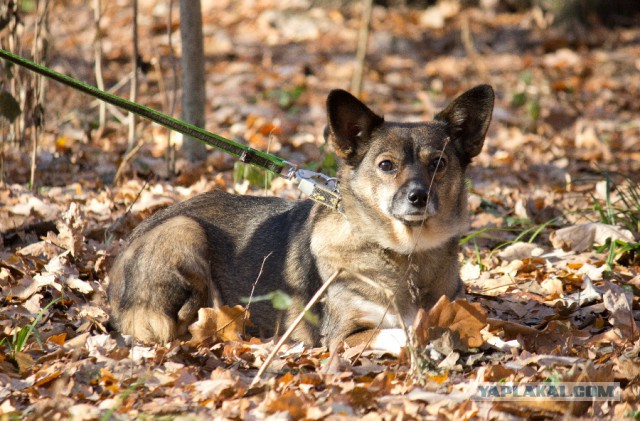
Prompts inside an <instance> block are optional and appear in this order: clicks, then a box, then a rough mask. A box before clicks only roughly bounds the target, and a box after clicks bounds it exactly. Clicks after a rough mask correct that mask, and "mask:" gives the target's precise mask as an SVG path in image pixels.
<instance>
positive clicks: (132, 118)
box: [127, 0, 138, 151]
mask: <svg viewBox="0 0 640 421" xmlns="http://www.w3.org/2000/svg"><path fill="white" fill-rule="evenodd" d="M131 62H132V63H133V66H132V67H133V69H132V70H131V71H132V72H133V73H132V74H131V92H130V94H129V99H130V100H131V101H133V102H136V101H137V100H138V0H133V57H132V59H131ZM136 143H137V140H136V115H135V114H133V113H129V137H128V141H127V150H128V151H131V150H133V148H135V146H136Z"/></svg>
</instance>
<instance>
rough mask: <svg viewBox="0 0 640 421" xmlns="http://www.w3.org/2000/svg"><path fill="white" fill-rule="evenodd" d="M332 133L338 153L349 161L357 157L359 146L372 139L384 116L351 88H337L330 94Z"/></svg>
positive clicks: (330, 128)
mask: <svg viewBox="0 0 640 421" xmlns="http://www.w3.org/2000/svg"><path fill="white" fill-rule="evenodd" d="M327 118H328V120H329V133H330V134H331V135H332V136H331V137H332V138H333V145H334V147H335V149H336V154H337V155H338V156H339V157H341V158H342V159H344V160H345V161H346V162H347V163H349V162H350V161H352V160H353V159H355V158H356V152H357V150H358V146H362V144H363V142H365V143H366V142H368V141H369V139H370V137H371V133H372V132H373V130H374V129H376V128H377V127H378V126H380V125H381V124H382V123H383V122H384V119H383V118H382V117H380V116H379V115H377V114H376V113H374V112H373V111H371V110H370V109H369V108H368V107H367V106H366V105H364V104H363V103H362V102H360V100H359V99H358V98H356V97H354V96H353V95H351V94H350V93H349V92H347V91H343V90H342V89H335V90H333V91H331V92H330V93H329V96H328V97H327Z"/></svg>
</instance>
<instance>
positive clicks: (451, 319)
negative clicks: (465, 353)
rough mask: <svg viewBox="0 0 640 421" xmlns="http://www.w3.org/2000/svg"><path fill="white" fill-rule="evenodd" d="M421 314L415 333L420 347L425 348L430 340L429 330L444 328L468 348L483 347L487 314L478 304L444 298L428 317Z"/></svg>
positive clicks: (417, 320)
mask: <svg viewBox="0 0 640 421" xmlns="http://www.w3.org/2000/svg"><path fill="white" fill-rule="evenodd" d="M420 312H424V310H422V309H420V310H419V312H418V316H417V317H416V321H415V322H414V332H416V338H417V339H418V344H419V345H420V346H425V345H426V341H427V340H429V339H430V336H429V335H430V334H429V328H432V327H443V328H447V329H449V330H451V331H453V332H456V333H458V334H459V335H460V341H461V343H462V344H464V345H465V346H467V347H470V348H477V347H479V346H481V345H482V343H483V340H482V334H481V330H482V329H483V328H484V327H485V326H486V324H487V312H486V310H485V309H483V308H482V306H481V305H480V304H478V303H474V304H471V303H469V302H468V301H466V300H462V299H460V300H456V301H454V302H451V301H449V299H448V298H447V297H446V296H442V298H440V300H438V302H437V303H436V305H435V306H434V307H433V308H432V309H431V310H430V311H429V313H428V314H427V316H426V317H424V315H423V314H420Z"/></svg>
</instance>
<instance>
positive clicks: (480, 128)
mask: <svg viewBox="0 0 640 421" xmlns="http://www.w3.org/2000/svg"><path fill="white" fill-rule="evenodd" d="M493 102H494V94H493V89H492V88H491V87H490V86H488V85H480V86H477V87H475V88H473V89H471V90H469V91H467V92H465V93H463V94H462V95H460V96H459V97H458V98H456V99H455V100H454V101H453V102H452V103H451V104H449V106H448V107H446V108H445V109H444V110H443V111H441V112H440V113H438V114H437V115H436V117H435V119H434V121H432V122H425V123H393V122H385V121H384V119H383V118H382V117H380V116H378V115H377V114H376V113H374V112H373V111H371V110H370V109H369V108H368V107H367V106H366V105H364V104H363V103H362V102H360V101H359V100H358V99H357V98H355V97H354V96H353V95H351V94H349V93H348V92H346V91H343V90H334V91H332V92H331V93H330V94H329V97H328V99H327V113H328V120H329V126H328V128H329V135H330V137H331V141H332V143H333V146H334V148H335V150H336V154H337V155H338V156H339V157H341V158H342V160H343V161H344V165H343V167H342V169H341V171H340V188H341V191H342V196H343V203H344V209H345V214H346V215H347V218H348V219H349V221H350V222H351V223H352V224H354V225H356V226H357V229H359V230H360V231H361V232H362V234H363V235H365V236H366V237H367V239H369V240H370V241H373V242H376V243H378V244H380V245H381V246H383V247H384V248H387V249H391V250H394V251H397V252H399V253H405V254H406V253H411V252H412V251H420V250H426V249H430V248H435V247H438V246H440V245H441V244H443V243H444V242H446V241H448V240H450V239H451V238H453V237H457V236H458V235H459V234H460V233H461V232H462V231H463V230H464V229H465V228H466V226H467V206H466V203H467V194H466V193H467V192H466V188H465V181H464V180H465V176H464V174H465V169H466V167H467V166H468V165H469V163H470V162H471V159H472V158H473V157H475V156H476V155H478V154H479V153H480V151H481V149H482V145H483V143H484V138H485V134H486V132H487V129H488V127H489V123H490V122H491V114H492V111H493Z"/></svg>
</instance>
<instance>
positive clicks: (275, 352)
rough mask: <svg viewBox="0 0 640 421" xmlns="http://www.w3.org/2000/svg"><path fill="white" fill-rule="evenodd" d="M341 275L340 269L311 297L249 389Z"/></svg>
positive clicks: (263, 364)
mask: <svg viewBox="0 0 640 421" xmlns="http://www.w3.org/2000/svg"><path fill="white" fill-rule="evenodd" d="M341 273H342V269H338V270H336V271H335V272H333V275H331V276H330V277H329V279H327V280H326V281H325V282H324V283H323V284H322V286H321V287H320V289H318V291H317V292H316V293H315V295H314V296H313V297H311V299H310V300H309V302H308V303H307V305H306V306H305V308H304V310H302V311H301V312H300V314H299V315H298V317H296V319H295V320H294V321H293V323H292V324H291V326H289V329H287V331H286V332H285V333H284V335H282V338H280V340H279V341H278V343H277V344H276V346H275V347H274V348H273V350H272V351H271V353H270V354H269V356H268V357H267V359H266V360H265V361H264V363H262V366H261V367H260V370H258V373H257V374H256V376H255V377H254V378H253V381H252V382H251V385H250V386H249V388H251V387H253V386H255V385H256V384H257V383H258V382H259V381H260V378H261V377H262V375H263V374H264V372H265V371H266V370H267V368H268V367H269V365H270V364H271V361H273V358H274V357H275V356H276V354H277V353H278V351H279V350H280V347H282V344H284V343H285V341H286V340H287V339H289V336H291V333H293V331H294V329H295V328H296V327H298V325H299V324H300V322H301V321H302V319H303V318H304V315H305V313H306V312H307V311H309V310H311V307H313V305H314V304H315V303H316V302H317V301H318V300H319V299H320V297H322V294H324V292H325V291H326V290H327V288H329V286H330V285H331V284H332V283H333V281H335V280H336V278H337V277H338V276H339V275H340V274H341Z"/></svg>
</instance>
